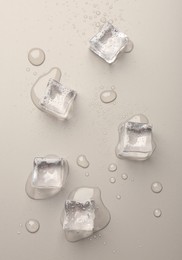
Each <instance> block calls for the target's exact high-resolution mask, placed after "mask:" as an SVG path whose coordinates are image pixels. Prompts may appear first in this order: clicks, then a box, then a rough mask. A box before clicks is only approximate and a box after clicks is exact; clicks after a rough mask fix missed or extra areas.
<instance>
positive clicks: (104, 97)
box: [100, 90, 117, 103]
mask: <svg viewBox="0 0 182 260" xmlns="http://www.w3.org/2000/svg"><path fill="white" fill-rule="evenodd" d="M116 98H117V94H116V92H115V91H114V90H105V91H103V92H102V93H101V94H100V99H101V101H102V102H103V103H111V102H112V101H114V100H115V99H116Z"/></svg>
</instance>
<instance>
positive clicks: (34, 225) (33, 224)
mask: <svg viewBox="0 0 182 260" xmlns="http://www.w3.org/2000/svg"><path fill="white" fill-rule="evenodd" d="M25 227H26V229H27V231H28V232H30V233H36V232H37V231H38V230H39V228H40V223H39V222H38V220H35V219H29V220H28V221H27V222H26V223H25Z"/></svg>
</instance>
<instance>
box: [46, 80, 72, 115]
mask: <svg viewBox="0 0 182 260" xmlns="http://www.w3.org/2000/svg"><path fill="white" fill-rule="evenodd" d="M75 97H76V92H75V91H74V90H70V89H68V88H66V87H64V86H63V85H62V84H61V83H59V82H57V81H56V80H54V79H50V80H49V82H48V85H47V89H46V94H45V97H44V98H43V100H42V102H41V105H42V107H43V109H45V110H46V112H48V113H50V114H52V115H54V116H57V117H58V118H60V119H65V118H67V117H68V114H69V112H70V109H71V107H72V105H73V101H74V99H75Z"/></svg>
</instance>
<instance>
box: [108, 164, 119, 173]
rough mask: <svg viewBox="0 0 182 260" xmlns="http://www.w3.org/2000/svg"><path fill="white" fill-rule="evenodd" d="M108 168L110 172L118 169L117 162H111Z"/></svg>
mask: <svg viewBox="0 0 182 260" xmlns="http://www.w3.org/2000/svg"><path fill="white" fill-rule="evenodd" d="M108 170H109V171H110V172H115V171H116V170H117V165H116V164H115V163H111V164H110V165H109V166H108Z"/></svg>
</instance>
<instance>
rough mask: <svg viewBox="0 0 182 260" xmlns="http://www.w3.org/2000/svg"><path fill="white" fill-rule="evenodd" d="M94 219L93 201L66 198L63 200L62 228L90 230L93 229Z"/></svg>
mask: <svg viewBox="0 0 182 260" xmlns="http://www.w3.org/2000/svg"><path fill="white" fill-rule="evenodd" d="M94 219H95V203H94V201H93V200H92V201H90V200H89V201H86V202H85V203H81V202H79V201H70V200H66V202H65V218H64V222H63V229H64V230H70V231H91V232H93V229H94Z"/></svg>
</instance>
